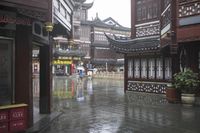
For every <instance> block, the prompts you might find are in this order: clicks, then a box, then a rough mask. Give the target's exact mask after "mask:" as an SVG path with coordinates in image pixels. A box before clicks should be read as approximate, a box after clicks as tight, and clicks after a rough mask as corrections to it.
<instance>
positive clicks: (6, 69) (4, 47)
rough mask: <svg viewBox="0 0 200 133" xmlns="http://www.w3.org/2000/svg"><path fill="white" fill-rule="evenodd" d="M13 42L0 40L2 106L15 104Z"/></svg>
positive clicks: (0, 102)
mask: <svg viewBox="0 0 200 133" xmlns="http://www.w3.org/2000/svg"><path fill="white" fill-rule="evenodd" d="M13 55H14V53H13V40H11V39H4V38H0V105H8V104H11V103H13V102H14V101H13V95H14V93H13V92H14V83H13V81H14V80H13V78H14V75H13V73H14V72H13V71H14V61H13Z"/></svg>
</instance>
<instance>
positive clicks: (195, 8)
mask: <svg viewBox="0 0 200 133" xmlns="http://www.w3.org/2000/svg"><path fill="white" fill-rule="evenodd" d="M199 9H200V3H199V1H198V0H194V1H189V0H188V1H187V0H164V1H161V0H149V1H146V0H132V1H131V17H132V19H131V23H132V26H131V27H132V39H131V40H129V41H118V40H115V39H113V38H112V37H111V36H107V38H108V40H109V42H110V46H111V47H112V49H114V50H115V51H117V52H120V53H123V54H124V55H125V87H124V88H125V91H139V92H152V93H165V88H166V84H167V83H169V82H171V81H172V78H173V76H172V75H173V74H175V73H176V72H179V71H183V70H184V69H185V68H186V67H189V68H192V69H193V70H194V71H196V72H199V68H200V67H199V47H200V46H199V45H198V43H199V38H200V34H199V32H198V30H199V27H200V21H199V20H200V19H199V18H200V17H199V16H200V11H199Z"/></svg>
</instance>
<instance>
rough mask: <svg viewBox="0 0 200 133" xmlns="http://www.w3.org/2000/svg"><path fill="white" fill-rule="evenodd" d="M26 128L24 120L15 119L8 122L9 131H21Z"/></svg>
mask: <svg viewBox="0 0 200 133" xmlns="http://www.w3.org/2000/svg"><path fill="white" fill-rule="evenodd" d="M25 129H26V122H25V120H17V121H11V122H10V132H16V131H23V130H25Z"/></svg>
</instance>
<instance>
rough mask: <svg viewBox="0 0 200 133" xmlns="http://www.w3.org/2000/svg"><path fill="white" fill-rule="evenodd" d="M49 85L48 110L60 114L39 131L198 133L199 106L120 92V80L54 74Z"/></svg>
mask: <svg viewBox="0 0 200 133" xmlns="http://www.w3.org/2000/svg"><path fill="white" fill-rule="evenodd" d="M53 86H54V87H53V92H52V93H53V99H52V100H53V108H52V109H53V112H61V115H60V116H59V117H58V118H56V119H55V120H54V121H53V122H52V123H50V124H49V126H48V127H47V128H46V129H45V130H43V131H41V133H200V126H199V124H200V107H191V106H183V105H181V104H169V103H167V101H166V99H165V96H164V95H158V94H147V93H137V92H127V93H126V94H124V92H123V86H124V85H123V81H122V80H121V81H120V80H106V79H93V80H88V79H84V80H82V81H77V79H75V78H74V79H73V78H66V77H64V78H63V77H54V82H53ZM37 93H38V92H37ZM34 96H35V97H37V94H35V93H34ZM36 99H37V98H36ZM35 106H37V104H35Z"/></svg>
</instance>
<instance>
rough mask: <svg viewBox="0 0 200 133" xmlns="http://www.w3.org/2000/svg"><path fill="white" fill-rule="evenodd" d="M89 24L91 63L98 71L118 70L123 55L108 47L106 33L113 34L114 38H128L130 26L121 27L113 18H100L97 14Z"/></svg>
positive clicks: (121, 65) (121, 63) (122, 63)
mask: <svg viewBox="0 0 200 133" xmlns="http://www.w3.org/2000/svg"><path fill="white" fill-rule="evenodd" d="M90 25H91V37H90V38H91V53H90V54H91V64H92V65H93V67H95V68H97V69H98V71H109V72H111V71H115V72H116V71H119V69H120V68H121V67H122V68H123V65H124V62H123V59H124V56H123V55H122V54H120V53H116V52H115V51H114V50H113V49H110V47H109V43H108V40H107V39H106V36H105V34H104V33H106V34H114V35H115V38H116V39H124V40H126V39H128V38H130V28H127V27H123V26H122V25H120V24H119V23H118V22H116V21H115V20H114V19H113V18H111V17H109V18H107V19H105V20H100V18H99V17H98V14H97V16H96V18H95V19H94V20H93V21H91V22H90Z"/></svg>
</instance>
